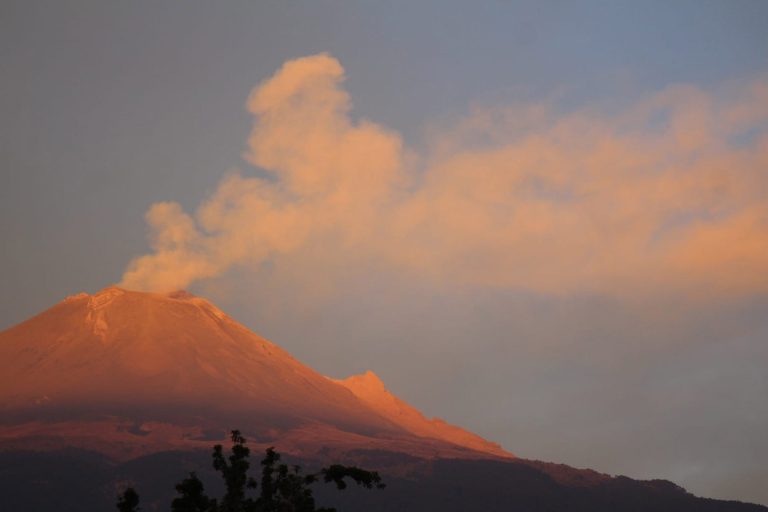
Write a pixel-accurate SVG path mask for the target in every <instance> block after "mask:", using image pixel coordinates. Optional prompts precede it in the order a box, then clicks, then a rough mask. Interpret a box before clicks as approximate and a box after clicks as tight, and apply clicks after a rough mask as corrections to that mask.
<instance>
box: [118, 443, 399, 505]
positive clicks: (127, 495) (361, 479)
mask: <svg viewBox="0 0 768 512" xmlns="http://www.w3.org/2000/svg"><path fill="white" fill-rule="evenodd" d="M231 439H232V448H231V450H230V452H231V453H230V455H229V457H225V455H224V450H223V448H222V446H221V445H220V444H217V445H216V446H214V447H213V454H212V457H213V468H214V469H215V470H216V471H218V472H219V473H221V476H222V478H223V479H224V486H225V489H226V491H225V493H224V496H223V497H222V498H221V501H220V502H218V501H217V500H215V499H211V498H210V497H208V496H207V495H206V494H205V488H204V486H203V482H201V481H200V479H199V478H197V475H196V474H195V473H190V475H189V477H188V478H185V479H184V480H182V481H181V482H179V483H178V484H177V485H176V491H177V492H178V493H179V496H178V497H177V498H175V499H174V500H173V502H172V503H171V510H172V512H335V511H336V509H334V508H316V505H315V498H314V497H313V495H312V489H311V488H310V485H312V484H314V483H317V482H319V481H322V482H324V483H331V482H333V483H334V484H336V488H337V489H340V490H342V489H345V488H346V487H347V482H346V479H350V480H352V481H354V482H355V483H356V484H358V485H360V486H362V487H364V488H366V489H372V488H374V487H375V488H377V489H383V488H384V484H383V483H382V482H381V477H380V476H379V474H378V473H377V472H375V471H367V470H365V469H361V468H358V467H355V466H343V465H340V464H333V465H331V466H328V467H326V468H323V469H321V470H320V471H319V472H318V473H311V474H307V475H302V473H301V468H300V467H299V466H288V465H286V464H281V463H280V454H279V453H277V452H276V451H275V450H274V448H268V449H267V450H266V453H265V456H264V459H262V461H261V483H260V486H259V484H258V483H257V482H256V480H254V479H253V478H251V477H249V476H248V470H249V469H250V461H249V457H250V453H251V452H250V449H249V448H248V447H247V446H246V439H245V438H244V437H243V436H242V434H241V433H240V431H239V430H233V431H232V435H231ZM259 487H260V489H259V494H258V497H257V498H255V499H254V498H252V497H249V496H248V495H247V494H248V490H255V489H257V488H259ZM138 503H139V496H138V494H136V491H134V490H133V489H132V488H128V489H126V491H125V492H124V493H123V495H122V496H121V497H120V499H119V500H118V503H117V507H118V509H119V511H120V512H136V511H137V510H138V509H137V506H138ZM131 507H133V508H131Z"/></svg>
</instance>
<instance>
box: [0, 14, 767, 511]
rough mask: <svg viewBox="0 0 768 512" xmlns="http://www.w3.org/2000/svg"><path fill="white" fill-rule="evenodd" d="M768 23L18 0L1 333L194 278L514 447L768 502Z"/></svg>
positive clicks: (2, 149)
mask: <svg viewBox="0 0 768 512" xmlns="http://www.w3.org/2000/svg"><path fill="white" fill-rule="evenodd" d="M766 26H768V4H767V3H765V2H763V1H759V0H758V1H752V2H749V1H722V2H714V1H707V2H702V1H691V2H684V1H679V2H674V3H670V2H650V1H647V2H603V1H601V2H598V1H595V2H560V1H552V2H539V1H537V2H513V1H505V2H502V1H489V2H446V1H441V2H427V1H424V2H360V3H353V2H278V1H274V2H272V1H270V2H256V1H251V2H245V1H242V2H228V3H226V6H224V3H217V4H216V7H214V5H213V4H212V3H211V2H203V1H189V0H185V1H167V2H158V1H132V2H104V1H93V2H84V1H69V2H61V1H51V2H29V1H7V0H6V1H4V2H2V3H1V4H0V165H2V181H1V182H0V183H1V186H0V237H1V239H2V240H3V241H4V243H3V244H2V250H1V251H0V269H2V275H1V277H2V282H3V293H2V294H0V301H1V302H0V328H5V327H8V326H10V325H13V324H15V323H17V322H19V321H21V320H24V319H26V318H27V317H29V316H30V315H32V314H34V313H37V312H39V311H40V310H42V309H44V308H47V307H49V306H51V305H52V304H54V303H55V302H57V301H59V300H61V299H62V298H63V297H64V296H66V295H69V294H72V293H76V292H79V291H88V292H95V291H97V290H98V289H100V288H102V287H104V286H106V285H108V284H111V283H116V282H121V281H124V283H125V284H126V285H128V286H131V287H135V288H144V289H170V288H177V287H182V286H183V287H187V288H189V289H190V290H191V291H193V292H195V293H198V294H201V295H204V296H207V297H208V298H210V299H212V300H213V301H214V302H215V303H217V304H218V305H219V306H220V307H222V308H223V309H224V310H226V311H228V312H229V313H230V314H231V315H232V316H234V317H235V318H236V319H238V320H239V321H241V322H243V323H244V324H245V325H247V326H249V327H251V328H253V329H254V330H255V331H256V332H258V333H260V334H262V335H264V336H266V337H268V338H270V339H272V340H273V341H275V342H277V343H278V344H280V345H282V346H284V347H285V348H287V349H288V350H289V351H291V352H292V353H293V354H294V355H296V356H297V357H298V358H299V359H300V360H302V361H304V362H306V363H308V364H310V365H311V366H313V367H315V368H317V369H318V370H320V371H321V372H324V373H326V374H328V375H331V376H334V377H343V376H347V375H349V374H352V373H358V372H361V371H364V370H366V369H372V370H374V371H375V372H376V373H377V374H379V375H380V376H381V377H382V378H383V380H384V381H385V382H386V383H387V385H388V386H389V387H390V389H391V390H392V391H394V392H395V393H396V394H398V395H400V396H401V397H403V398H405V399H406V400H408V401H410V402H411V403H413V404H414V405H416V406H417V407H419V408H420V409H422V410H423V411H425V412H426V413H427V414H430V415H437V416H441V417H444V418H446V419H448V420H449V421H452V422H454V423H457V424H460V425H462V426H464V427H467V428H470V429H472V430H474V431H476V432H478V433H480V434H482V435H484V436H486V437H488V438H490V439H492V440H495V441H498V442H501V443H502V444H503V445H504V447H505V448H507V449H508V450H510V451H512V452H514V453H516V454H518V455H521V456H524V457H530V458H538V459H544V460H552V461H557V462H564V463H567V464H571V465H574V466H578V467H585V466H588V467H593V468H595V469H597V470H600V471H604V472H609V473H612V474H626V475H628V476H632V477H638V478H650V477H657V478H668V479H671V480H673V481H675V482H676V483H679V484H681V485H683V486H684V487H686V488H687V489H689V490H690V491H692V492H694V493H696V494H701V495H704V496H709V497H721V498H739V499H743V500H752V501H758V502H762V503H768V491H767V490H766V489H768V476H766V471H765V460H768V436H766V435H765V432H767V431H768V398H766V397H768V32H767V31H766V30H765V27H766ZM142 256H143V258H142ZM137 258H139V259H137ZM126 270H127V272H126ZM124 273H125V275H124Z"/></svg>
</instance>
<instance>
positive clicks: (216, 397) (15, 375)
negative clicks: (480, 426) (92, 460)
mask: <svg viewBox="0 0 768 512" xmlns="http://www.w3.org/2000/svg"><path fill="white" fill-rule="evenodd" d="M0 372H1V373H0V375H2V377H0V384H1V385H0V410H2V411H3V412H4V413H5V414H6V415H9V416H15V417H19V418H22V419H26V420H28V421H29V423H28V425H27V427H28V429H29V430H30V431H33V430H34V431H37V432H39V433H42V431H44V430H45V428H46V427H45V425H48V427H50V429H51V430H53V431H56V432H58V433H59V435H61V436H64V437H66V435H65V432H67V431H70V432H71V431H74V430H77V428H75V427H74V425H79V427H78V428H86V427H85V425H84V424H83V422H82V418H84V417H88V418H92V417H94V416H96V417H97V418H96V419H93V420H92V422H91V426H90V427H88V428H93V429H95V430H96V431H98V432H101V433H102V434H105V430H104V416H111V417H113V418H117V420H115V421H117V423H116V425H123V424H124V423H131V422H132V421H131V420H133V422H134V423H136V424H138V425H142V424H149V425H155V426H157V425H166V426H165V427H162V428H160V427H157V428H158V429H159V430H162V431H164V432H165V433H164V434H163V436H161V437H167V436H168V431H173V430H174V428H172V427H169V426H168V425H169V424H170V425H175V427H176V428H177V430H178V429H181V430H180V432H178V433H179V434H180V435H182V436H186V438H189V437H190V436H193V433H192V431H194V427H197V426H200V425H202V430H206V429H208V430H211V429H216V428H226V427H225V425H223V421H219V418H221V419H225V418H226V419H227V420H229V421H233V422H237V424H238V425H239V426H240V427H241V428H243V429H244V430H246V431H247V429H248V428H250V429H251V432H253V434H255V436H256V437H257V438H259V437H264V433H265V432H268V433H269V432H271V433H272V434H274V437H278V436H279V437H281V438H283V439H293V444H294V446H295V447H298V446H304V445H307V444H311V443H312V442H322V441H323V439H322V438H323V437H326V438H328V439H327V441H328V442H331V444H333V445H336V446H343V445H344V439H343V438H344V437H345V436H346V437H347V438H348V441H349V444H350V447H352V448H355V449H357V448H360V447H361V446H363V445H364V444H365V442H364V439H368V440H369V441H370V444H371V447H374V446H376V447H378V448H382V446H381V445H382V443H383V444H385V445H386V444H387V442H389V443H390V444H391V445H392V446H390V448H392V447H396V446H397V445H408V448H407V449H408V450H412V449H416V448H415V446H416V445H419V444H421V445H422V448H421V449H417V451H420V452H421V453H422V454H423V455H425V456H427V455H430V456H458V455H460V456H492V457H493V456H498V457H511V456H512V455H511V454H510V453H508V452H505V451H504V450H503V449H501V447H500V446H498V445H496V444H493V443H490V442H487V441H485V440H482V439H481V438H479V437H478V436H475V435H474V434H471V433H469V432H467V431H465V430H463V429H461V428H459V427H455V426H452V425H449V424H447V423H445V422H442V421H436V420H427V419H426V418H424V416H423V415H421V413H419V412H418V411H416V409H415V408H413V407H412V406H410V405H408V404H406V403H405V402H403V401H402V400H400V399H398V398H396V397H394V396H393V395H391V394H389V392H388V391H387V392H386V393H387V396H388V397H390V399H393V400H396V403H398V404H400V405H401V406H402V407H403V409H404V410H407V411H408V413H409V414H408V416H407V421H404V420H403V418H402V417H401V416H402V415H399V414H395V413H394V411H392V410H391V408H382V407H378V405H379V404H377V403H376V402H373V401H371V400H369V399H368V398H370V397H367V396H361V395H360V394H359V392H358V393H356V392H355V389H356V388H355V387H354V386H353V387H350V386H349V385H345V384H343V382H345V381H337V380H334V379H330V378H327V377H325V376H322V375H321V374H319V373H318V372H316V371H315V370H313V369H311V368H310V367H308V366H306V365H303V364H302V363H300V362H299V361H298V360H296V359H295V358H294V357H293V356H291V355H290V354H289V353H288V352H287V351H285V350H284V349H282V348H281V347H280V346H278V345H276V344H274V343H272V342H270V341H268V340H266V339H264V338H262V337H260V336H258V335H256V334H255V333H253V332H252V331H250V330H249V329H247V328H245V327H244V326H242V325H241V324H239V323H238V322H236V321H235V320H233V319H232V318H230V317H229V316H228V315H226V314H225V313H224V312H223V311H221V310H220V309H219V308H217V307H216V306H214V305H213V304H212V303H210V302H209V301H207V300H205V299H203V298H200V297H197V296H194V295H192V294H190V293H188V292H185V291H177V292H173V293H169V294H159V293H148V292H136V291H129V290H125V289H123V288H120V287H117V286H110V287H107V288H105V289H103V290H101V291H99V292H97V293H95V294H92V295H89V294H85V293H80V294H76V295H72V296H69V297H67V298H65V299H64V300H62V301H61V302H59V303H58V304H56V305H54V306H53V307H52V308H49V309H48V310H46V311H43V312H42V313H40V314H39V315H36V316H34V317H32V318H30V319H29V320H27V321H25V322H22V323H20V324H18V325H16V326H13V327H11V328H10V329H8V330H6V331H3V332H2V333H0ZM350 379H352V381H354V380H355V377H354V376H353V377H351V378H350ZM350 382H351V381H350ZM382 386H383V384H382ZM358 391H359V390H358ZM67 411H77V413H76V414H69V416H68V415H67ZM206 411H207V412H206ZM206 416H207V417H206ZM214 416H216V419H213V420H212V419H211V418H212V417H214ZM99 417H100V418H99ZM201 417H202V418H201ZM179 418H183V421H180V422H179V421H178V419H179ZM46 419H47V420H50V421H46ZM54 420H55V421H54ZM89 421H90V420H89ZM67 425H68V426H67ZM217 425H218V427H217ZM229 425H231V423H230V424H229ZM112 430H113V432H112V434H111V435H112V436H114V438H115V439H121V443H128V442H129V440H128V439H123V438H125V437H126V435H128V434H125V432H126V430H125V428H124V427H122V426H119V427H118V426H115V427H114V428H113V429H112ZM9 432H10V430H8V429H6V431H5V434H3V433H2V432H0V440H2V439H4V438H5V439H6V441H8V440H9V438H13V436H12V435H11V434H10V433H9ZM128 432H129V433H130V429H129V430H128ZM311 432H315V433H316V434H317V436H315V438H313V436H312V435H311ZM16 433H18V432H16ZM121 433H122V434H121ZM272 434H270V435H272ZM361 436H362V438H361ZM139 437H141V439H134V440H133V441H135V442H136V443H139V444H141V443H144V444H149V440H150V438H151V436H147V435H144V436H139ZM424 438H425V439H427V440H428V441H429V442H427V443H423V442H421V443H419V442H417V441H420V440H423V439H424ZM86 447H87V448H95V449H101V450H104V448H103V446H102V443H95V444H92V445H91V446H86ZM401 449H405V446H401ZM107 451H111V450H107ZM471 452H477V453H474V454H472V453H471ZM131 453H133V452H132V451H131Z"/></svg>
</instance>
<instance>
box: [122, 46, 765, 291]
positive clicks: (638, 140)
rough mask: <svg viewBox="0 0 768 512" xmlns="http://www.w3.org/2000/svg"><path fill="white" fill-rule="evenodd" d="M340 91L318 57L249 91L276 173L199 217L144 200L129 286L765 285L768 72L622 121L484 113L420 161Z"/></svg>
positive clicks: (669, 100)
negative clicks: (374, 280)
mask: <svg viewBox="0 0 768 512" xmlns="http://www.w3.org/2000/svg"><path fill="white" fill-rule="evenodd" d="M343 80H344V70H343V68H342V66H341V65H340V63H339V62H338V61H337V60H336V59H334V58H333V57H331V56H330V55H327V54H320V55H314V56H310V57H304V58H300V59H296V60H292V61H289V62H286V63H285V64H284V65H283V66H282V68H281V69H280V70H278V71H277V72H276V73H275V74H274V75H273V76H272V77H271V78H270V79H268V80H266V81H265V82H263V83H262V84H260V85H259V86H258V87H257V88H256V89H254V91H253V92H252V94H251V96H250V98H249V99H248V104H247V105H248V109H249V111H250V112H252V113H253V114H254V116H255V125H254V129H253V131H252V133H251V135H250V137H249V138H248V150H247V151H246V153H245V158H246V159H247V160H248V161H249V162H250V163H252V164H254V165H255V166H258V167H259V168H261V169H263V170H265V171H267V172H268V174H269V176H268V177H248V176H243V175H241V174H232V175H229V176H227V177H225V178H224V179H223V180H222V181H221V183H220V184H219V186H218V189H217V190H216V191H215V192H214V193H213V194H212V195H211V196H210V197H209V198H207V199H206V200H205V201H204V202H203V203H202V204H201V205H200V207H199V208H198V210H197V211H196V212H195V214H194V215H190V214H188V213H186V212H184V211H183V209H182V208H181V207H180V206H179V205H178V204H177V203H158V204H155V205H153V206H152V208H151V209H150V210H149V211H148V212H147V215H146V218H147V222H148V224H149V227H150V229H151V242H152V249H153V252H151V253H150V254H147V255H144V256H140V257H138V258H136V259H134V260H133V261H132V262H131V263H130V265H129V267H128V269H127V270H126V272H125V274H124V276H123V282H122V284H123V285H124V286H126V287H129V288H137V289H148V290H172V289H178V288H184V287H187V286H189V285H190V284H191V283H193V282H195V281H198V280H202V279H206V278H212V277H216V276H218V275H221V274H222V273H224V272H225V271H227V270H229V269H231V268H233V267H244V268H256V269H258V268H260V267H262V266H263V265H264V263H265V262H271V263H273V264H284V265H289V266H290V265H293V266H297V268H308V267H311V268H313V269H314V271H315V272H318V273H332V272H333V271H334V270H335V269H337V268H340V267H344V266H345V265H360V264H363V265H367V266H370V268H381V266H384V267H386V268H387V269H389V270H392V269H394V270H395V271H398V272H402V273H405V274H408V275H413V276H419V277H421V278H426V279H436V280H439V281H441V282H448V283H461V284H464V283H468V284H473V285H487V286H494V287H511V288H523V289H528V290H532V291H535V292H538V293H553V294H567V293H579V292H588V293H593V292H598V293H607V294H613V295H622V296H623V295H634V294H646V293H653V292H655V291H657V290H664V291H665V293H669V292H672V293H692V292H695V293H712V294H748V293H754V292H765V291H766V290H768V179H767V177H766V174H765V173H766V169H768V80H767V79H766V78H765V77H760V78H757V79H754V80H753V81H751V82H749V83H747V84H740V85H738V86H732V87H729V88H727V89H726V90H723V91H719V92H718V93H712V92H707V91H704V90H701V89H698V88H696V87H692V86H685V85H681V86H674V87H669V88H667V89H665V90H662V91H660V92H658V93H656V94H654V95H651V96H649V97H647V98H646V99H645V100H644V101H640V102H638V103H637V104H634V105H631V106H629V107H626V108H624V109H621V110H615V109H614V110H610V111H609V110H606V109H601V108H599V107H596V106H595V107H588V108H582V109H580V110H578V111H571V112H568V113H562V111H561V109H557V108H555V105H551V104H547V103H540V104H533V103H532V104H522V105H515V106H509V107H503V108H493V109H491V108H487V109H483V108H481V109H476V110H474V111H472V112H471V113H470V114H469V115H468V116H466V117H465V118H464V119H461V120H460V121H458V122H456V123H454V124H452V125H451V126H446V127H443V128H441V129H439V130H436V131H435V133H433V134H432V135H433V136H432V138H431V142H430V144H429V145H428V147H427V149H425V150H422V151H419V152H417V151H416V150H414V149H411V148H409V147H408V146H406V144H404V142H403V139H402V137H401V136H400V135H399V134H398V133H396V132H395V131H392V130H389V129H387V128H385V127H382V126H380V125H377V124H375V123H373V122H370V121H367V120H353V118H352V117H350V109H351V101H350V97H349V95H348V94H347V92H346V91H345V90H344V89H343V86H342V85H343ZM329 262H332V263H329Z"/></svg>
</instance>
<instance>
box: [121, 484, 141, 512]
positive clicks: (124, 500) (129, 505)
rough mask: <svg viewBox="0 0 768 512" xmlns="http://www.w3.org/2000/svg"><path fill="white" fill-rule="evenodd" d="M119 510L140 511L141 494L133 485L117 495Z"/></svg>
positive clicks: (126, 511)
mask: <svg viewBox="0 0 768 512" xmlns="http://www.w3.org/2000/svg"><path fill="white" fill-rule="evenodd" d="M117 510H119V511H120V512H138V511H139V510H141V509H140V508H139V494H138V493H137V492H136V490H135V489H134V488H133V487H128V488H127V489H126V490H124V491H123V494H121V495H120V496H118V497H117Z"/></svg>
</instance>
